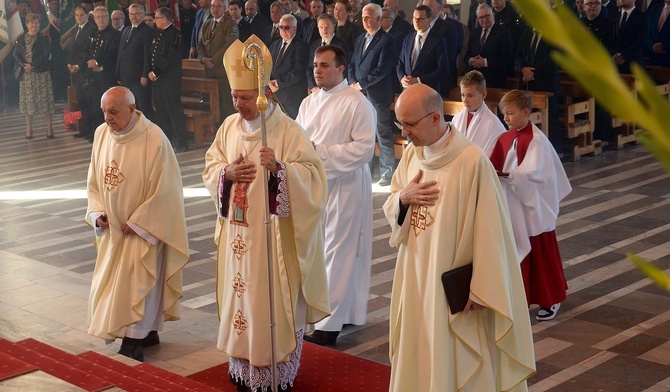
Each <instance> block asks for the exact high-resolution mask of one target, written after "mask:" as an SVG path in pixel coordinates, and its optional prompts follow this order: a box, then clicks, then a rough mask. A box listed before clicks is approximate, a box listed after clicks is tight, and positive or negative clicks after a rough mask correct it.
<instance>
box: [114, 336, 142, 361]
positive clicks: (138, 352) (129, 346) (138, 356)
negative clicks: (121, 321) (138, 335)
mask: <svg viewBox="0 0 670 392" xmlns="http://www.w3.org/2000/svg"><path fill="white" fill-rule="evenodd" d="M141 341H142V339H132V338H123V343H121V349H120V350H119V354H121V355H124V356H126V357H128V358H132V359H134V360H136V361H139V362H144V349H143V348H142V345H141V343H139V342H141Z"/></svg>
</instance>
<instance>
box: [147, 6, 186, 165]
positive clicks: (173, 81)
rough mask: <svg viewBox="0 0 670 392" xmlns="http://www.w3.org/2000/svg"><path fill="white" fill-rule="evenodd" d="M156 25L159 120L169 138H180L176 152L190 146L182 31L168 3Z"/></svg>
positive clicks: (153, 50) (155, 77) (153, 75)
mask: <svg viewBox="0 0 670 392" xmlns="http://www.w3.org/2000/svg"><path fill="white" fill-rule="evenodd" d="M156 27H157V28H158V31H157V32H156V35H155V36H154V39H153V40H152V41H151V70H150V71H149V79H150V80H151V82H152V86H153V96H154V101H155V102H156V124H157V125H158V126H159V127H160V128H161V129H162V130H163V132H165V135H166V136H167V137H168V139H173V138H174V139H176V140H174V142H175V144H176V147H175V152H183V151H186V150H188V140H187V134H186V121H185V120H184V108H183V106H182V104H181V75H182V73H181V53H182V49H181V48H182V47H181V32H180V31H179V29H178V28H176V27H175V25H173V24H172V12H170V9H169V8H167V7H162V8H159V9H157V10H156Z"/></svg>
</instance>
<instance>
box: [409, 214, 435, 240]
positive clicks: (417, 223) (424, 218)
mask: <svg viewBox="0 0 670 392" xmlns="http://www.w3.org/2000/svg"><path fill="white" fill-rule="evenodd" d="M433 223H435V218H433V215H432V214H431V213H430V212H428V207H426V206H418V207H414V208H413V209H412V218H411V220H410V225H411V226H412V227H413V228H414V236H415V237H418V236H419V234H421V232H422V231H423V230H426V228H428V227H429V226H432V224H433Z"/></svg>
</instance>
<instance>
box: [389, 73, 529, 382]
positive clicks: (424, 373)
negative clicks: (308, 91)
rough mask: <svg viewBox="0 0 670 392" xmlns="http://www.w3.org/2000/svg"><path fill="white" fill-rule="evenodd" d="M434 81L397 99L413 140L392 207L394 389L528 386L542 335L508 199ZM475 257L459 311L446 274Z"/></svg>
mask: <svg viewBox="0 0 670 392" xmlns="http://www.w3.org/2000/svg"><path fill="white" fill-rule="evenodd" d="M442 110H443V109H442V99H441V97H440V96H439V94H438V93H437V92H435V91H434V90H433V89H431V88H430V87H428V86H425V85H421V84H417V85H414V86H411V87H409V88H408V89H407V90H405V91H404V92H403V93H402V94H401V95H400V97H399V98H398V101H397V103H396V116H397V118H398V121H400V122H401V124H402V125H403V126H402V132H403V135H404V136H407V137H408V138H409V139H410V140H411V141H412V143H411V144H410V145H409V146H408V147H407V149H406V150H405V151H404V154H403V157H402V159H401V161H400V164H399V166H398V169H397V170H396V172H395V174H394V176H393V179H392V182H391V192H392V194H391V196H389V198H388V200H387V201H386V203H385V204H384V213H385V214H386V217H387V219H388V221H389V223H390V225H391V228H392V232H391V238H390V240H389V242H390V244H391V246H396V247H398V260H397V265H396V268H395V276H394V280H393V290H392V296H391V311H390V320H389V321H390V338H389V351H390V359H391V384H390V385H391V387H390V390H391V391H434V392H450V391H471V392H479V391H526V390H527V384H526V380H527V379H528V378H529V377H530V376H532V375H533V374H534V373H535V359H534V353H533V338H532V333H531V328H530V320H529V316H528V309H527V305H526V299H525V295H524V290H523V282H522V280H521V272H520V270H519V264H518V261H517V256H516V248H515V243H514V236H513V234H512V227H511V224H510V218H509V214H508V212H507V204H506V202H505V198H504V195H503V193H502V189H501V186H500V182H499V181H498V179H497V176H496V172H495V170H494V169H493V166H492V165H491V164H490V162H489V160H488V158H487V157H486V155H485V154H484V153H483V152H482V150H481V149H480V148H478V147H477V146H475V145H474V144H472V142H470V141H468V140H467V139H466V138H465V136H463V134H461V133H460V132H457V131H456V130H455V129H454V128H453V126H452V125H451V124H448V123H445V122H444V119H443V113H442ZM470 263H472V279H471V281H470V289H469V293H467V292H464V293H463V296H464V297H465V298H467V304H466V305H465V308H464V309H463V311H461V312H457V313H456V314H452V312H451V309H450V308H449V306H448V305H447V298H446V295H445V287H444V286H443V284H442V281H441V276H442V274H443V273H444V272H447V271H450V270H452V269H455V268H458V267H462V266H466V265H468V264H470Z"/></svg>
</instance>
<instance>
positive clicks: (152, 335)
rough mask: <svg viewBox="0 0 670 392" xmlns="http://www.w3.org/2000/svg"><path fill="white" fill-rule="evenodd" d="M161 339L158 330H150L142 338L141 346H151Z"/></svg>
mask: <svg viewBox="0 0 670 392" xmlns="http://www.w3.org/2000/svg"><path fill="white" fill-rule="evenodd" d="M160 342H161V340H160V339H159V338H158V331H151V332H149V335H147V337H146V338H144V339H142V343H141V344H142V347H151V346H155V345H157V344H159V343H160Z"/></svg>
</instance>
